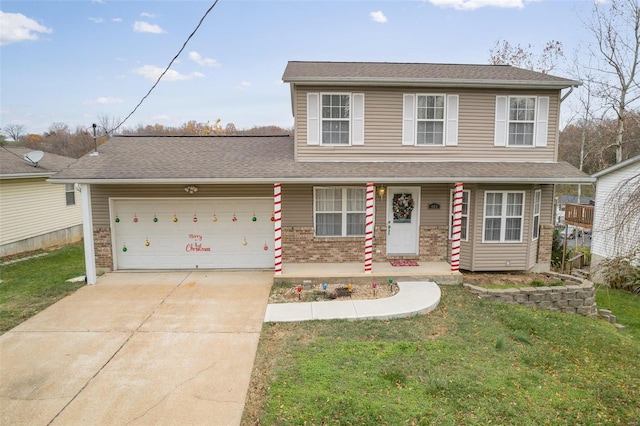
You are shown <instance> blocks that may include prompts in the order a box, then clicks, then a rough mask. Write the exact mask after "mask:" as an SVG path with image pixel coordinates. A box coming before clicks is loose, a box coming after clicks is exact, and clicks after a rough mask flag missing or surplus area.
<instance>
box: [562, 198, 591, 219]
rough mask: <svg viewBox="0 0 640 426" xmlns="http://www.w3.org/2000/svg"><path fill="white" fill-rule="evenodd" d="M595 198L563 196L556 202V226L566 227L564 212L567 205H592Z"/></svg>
mask: <svg viewBox="0 0 640 426" xmlns="http://www.w3.org/2000/svg"><path fill="white" fill-rule="evenodd" d="M592 203H593V198H591V197H580V198H578V196H577V195H562V196H560V197H558V198H557V201H556V224H558V225H564V210H565V208H566V206H567V204H592Z"/></svg>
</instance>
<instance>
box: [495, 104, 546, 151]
mask: <svg viewBox="0 0 640 426" xmlns="http://www.w3.org/2000/svg"><path fill="white" fill-rule="evenodd" d="M548 128H549V97H548V96H496V115H495V129H494V142H493V144H494V145H495V146H512V147H545V146H547V138H548Z"/></svg>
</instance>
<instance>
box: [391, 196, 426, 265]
mask: <svg viewBox="0 0 640 426" xmlns="http://www.w3.org/2000/svg"><path fill="white" fill-rule="evenodd" d="M419 235H420V187H415V186H412V187H389V188H388V190H387V254H388V255H394V256H395V255H417V254H418V237H419Z"/></svg>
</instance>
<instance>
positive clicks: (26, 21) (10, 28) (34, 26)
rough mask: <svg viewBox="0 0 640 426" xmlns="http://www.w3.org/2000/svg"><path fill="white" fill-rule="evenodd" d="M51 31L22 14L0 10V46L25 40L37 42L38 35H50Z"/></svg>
mask: <svg viewBox="0 0 640 426" xmlns="http://www.w3.org/2000/svg"><path fill="white" fill-rule="evenodd" d="M52 32H53V30H52V29H51V28H47V27H45V26H44V25H40V24H38V23H37V22H36V21H34V20H33V19H31V18H27V17H26V16H24V15H23V14H22V13H5V12H3V11H1V10H0V46H4V45H7V44H11V43H18V42H20V41H25V40H38V35H39V34H38V33H41V34H51V33H52Z"/></svg>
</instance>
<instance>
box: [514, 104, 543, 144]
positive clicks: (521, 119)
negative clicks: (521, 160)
mask: <svg viewBox="0 0 640 426" xmlns="http://www.w3.org/2000/svg"><path fill="white" fill-rule="evenodd" d="M535 117H536V98H535V97H532V96H531V97H524V96H522V97H520V96H511V97H509V142H508V143H509V145H510V146H513V145H524V146H533V130H534V128H535V124H536V120H535Z"/></svg>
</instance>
